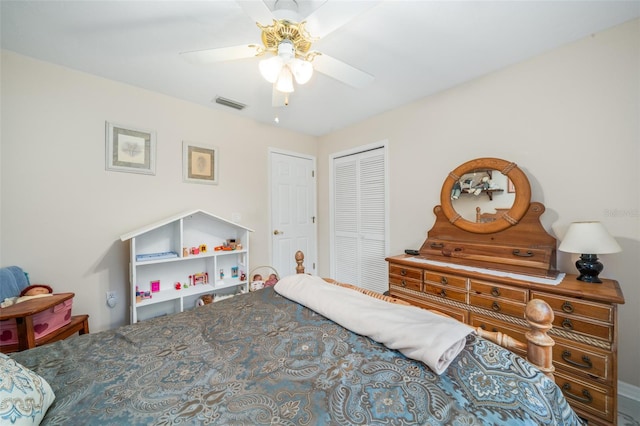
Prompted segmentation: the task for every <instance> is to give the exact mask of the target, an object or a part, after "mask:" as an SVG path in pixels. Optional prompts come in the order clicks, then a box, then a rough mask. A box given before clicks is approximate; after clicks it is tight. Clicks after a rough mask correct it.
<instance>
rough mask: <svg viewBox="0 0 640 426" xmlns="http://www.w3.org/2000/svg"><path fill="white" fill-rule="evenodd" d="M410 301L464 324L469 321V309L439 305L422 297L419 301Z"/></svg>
mask: <svg viewBox="0 0 640 426" xmlns="http://www.w3.org/2000/svg"><path fill="white" fill-rule="evenodd" d="M411 303H412V304H414V305H416V306H419V307H421V308H424V309H429V310H431V311H437V312H440V313H443V314H445V315H447V316H450V317H451V318H453V319H457V320H458V321H460V322H463V323H465V324H467V323H468V321H469V311H467V310H465V309H460V308H456V307H454V306H447V305H440V304H438V303H435V302H431V301H430V300H424V299H422V300H419V301H418V300H415V299H414V300H412V301H411Z"/></svg>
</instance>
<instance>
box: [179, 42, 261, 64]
mask: <svg viewBox="0 0 640 426" xmlns="http://www.w3.org/2000/svg"><path fill="white" fill-rule="evenodd" d="M257 53H258V51H257V49H256V46H255V45H251V44H244V45H242V46H231V47H220V48H218V49H206V50H195V51H193V52H182V53H180V56H182V57H183V58H184V59H186V60H187V61H189V62H191V63H194V64H211V63H214V62H222V61H233V60H236V59H244V58H251V57H253V56H256V54H257Z"/></svg>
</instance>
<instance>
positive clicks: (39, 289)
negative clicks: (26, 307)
mask: <svg viewBox="0 0 640 426" xmlns="http://www.w3.org/2000/svg"><path fill="white" fill-rule="evenodd" d="M52 294H53V289H52V288H51V287H50V286H48V285H46V284H33V285H30V286H28V287H25V288H24V289H22V291H21V292H20V296H19V297H7V298H6V299H4V300H3V301H2V303H0V307H2V308H6V307H7V306H11V305H14V304H16V303H20V302H26V301H27V300H31V299H36V298H39V297H45V296H51V295H52Z"/></svg>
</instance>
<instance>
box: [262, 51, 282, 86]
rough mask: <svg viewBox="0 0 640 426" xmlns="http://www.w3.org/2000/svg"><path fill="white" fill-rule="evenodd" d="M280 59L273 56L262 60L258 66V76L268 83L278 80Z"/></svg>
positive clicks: (280, 67)
mask: <svg viewBox="0 0 640 426" xmlns="http://www.w3.org/2000/svg"><path fill="white" fill-rule="evenodd" d="M282 65H283V63H282V59H281V58H280V57H278V56H274V57H272V58H269V59H263V60H261V61H260V63H259V64H258V67H259V68H260V74H261V75H262V77H263V78H264V79H265V80H267V81H268V82H269V83H275V82H276V81H277V80H278V76H279V75H280V72H281V71H282Z"/></svg>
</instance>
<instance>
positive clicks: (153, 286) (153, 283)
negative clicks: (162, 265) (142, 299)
mask: <svg viewBox="0 0 640 426" xmlns="http://www.w3.org/2000/svg"><path fill="white" fill-rule="evenodd" d="M159 291H160V280H155V281H151V292H152V293H157V292H159Z"/></svg>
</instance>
